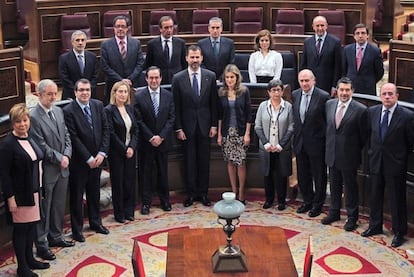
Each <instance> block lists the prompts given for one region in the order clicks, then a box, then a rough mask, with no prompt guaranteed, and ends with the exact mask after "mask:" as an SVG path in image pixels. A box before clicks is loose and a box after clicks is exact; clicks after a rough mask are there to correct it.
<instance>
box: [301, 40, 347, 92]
mask: <svg viewBox="0 0 414 277" xmlns="http://www.w3.org/2000/svg"><path fill="white" fill-rule="evenodd" d="M315 45H316V41H315V36H312V37H309V38H307V39H306V40H305V42H304V45H303V55H302V61H301V66H300V70H302V69H306V68H307V69H310V70H312V72H313V74H314V75H315V77H316V86H317V87H318V88H321V89H323V90H325V91H328V92H330V91H331V88H332V87H336V83H337V81H338V80H339V78H341V75H342V73H341V70H342V62H341V59H342V47H341V41H340V40H339V39H338V38H336V37H334V36H331V35H329V34H327V35H326V38H325V41H324V43H323V45H322V49H321V53H320V55H318V54H317V52H316V46H315Z"/></svg>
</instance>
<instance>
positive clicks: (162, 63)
mask: <svg viewBox="0 0 414 277" xmlns="http://www.w3.org/2000/svg"><path fill="white" fill-rule="evenodd" d="M160 34H161V35H160V36H159V37H156V38H153V39H151V40H150V41H149V42H148V44H147V55H146V59H145V68H148V67H150V66H157V67H159V68H160V69H161V73H162V75H161V76H162V80H161V84H171V80H172V77H173V75H174V74H175V73H177V72H179V71H181V70H183V69H184V68H186V67H187V63H186V61H185V41H184V40H183V39H181V38H176V37H173V34H174V21H173V19H172V18H171V17H170V16H163V17H161V18H160Z"/></svg>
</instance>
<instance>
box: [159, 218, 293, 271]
mask: <svg viewBox="0 0 414 277" xmlns="http://www.w3.org/2000/svg"><path fill="white" fill-rule="evenodd" d="M225 244H226V235H225V234H224V232H223V229H222V228H204V229H184V230H183V229H180V230H174V231H171V232H169V233H168V249H167V272H166V276H167V277H179V276H180V277H181V276H183V277H184V276H185V277H189V276H194V277H205V276H218V277H222V276H223V277H224V276H243V277H245V276H250V277H251V276H272V277H277V276H283V277H294V276H295V277H296V276H298V274H297V271H296V267H295V264H294V262H293V259H292V254H291V253H290V249H289V245H288V244H287V241H286V237H285V233H284V231H283V229H281V228H278V227H260V226H257V227H256V226H242V227H238V228H236V232H235V233H234V234H233V244H234V245H239V246H240V247H241V249H242V250H243V251H244V253H245V254H246V257H247V267H248V270H249V271H248V272H238V273H223V272H220V273H213V270H212V263H211V256H212V255H213V254H214V252H215V251H216V249H217V248H218V246H221V245H225Z"/></svg>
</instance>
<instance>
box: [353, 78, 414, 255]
mask: <svg viewBox="0 0 414 277" xmlns="http://www.w3.org/2000/svg"><path fill="white" fill-rule="evenodd" d="M380 98H381V102H382V104H379V105H375V106H372V107H370V108H368V131H369V134H370V135H369V147H368V159H369V170H370V172H369V173H370V180H371V193H370V195H371V199H370V215H369V227H368V229H367V230H365V231H364V232H362V233H361V236H363V237H369V236H373V235H378V234H382V232H383V231H382V225H383V205H384V190H385V188H387V190H388V192H389V195H390V200H391V205H390V207H391V217H392V231H393V233H394V238H393V240H392V242H391V246H392V247H398V246H401V245H402V244H403V243H404V241H405V239H404V236H405V235H406V234H407V198H406V197H407V196H406V193H407V183H406V178H407V162H408V155H409V154H410V153H411V152H412V150H413V149H412V147H413V142H414V113H413V112H412V111H410V110H408V109H406V108H404V107H402V106H401V105H399V104H398V92H397V87H396V86H395V85H394V84H392V83H386V84H384V85H383V86H382V87H381V89H380Z"/></svg>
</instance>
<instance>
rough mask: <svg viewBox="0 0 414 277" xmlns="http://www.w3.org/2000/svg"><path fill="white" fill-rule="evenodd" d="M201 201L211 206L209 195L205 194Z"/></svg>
mask: <svg viewBox="0 0 414 277" xmlns="http://www.w3.org/2000/svg"><path fill="white" fill-rule="evenodd" d="M201 203H202V204H203V205H204V206H207V207H209V206H211V201H210V199H208V197H207V196H203V197H201Z"/></svg>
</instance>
